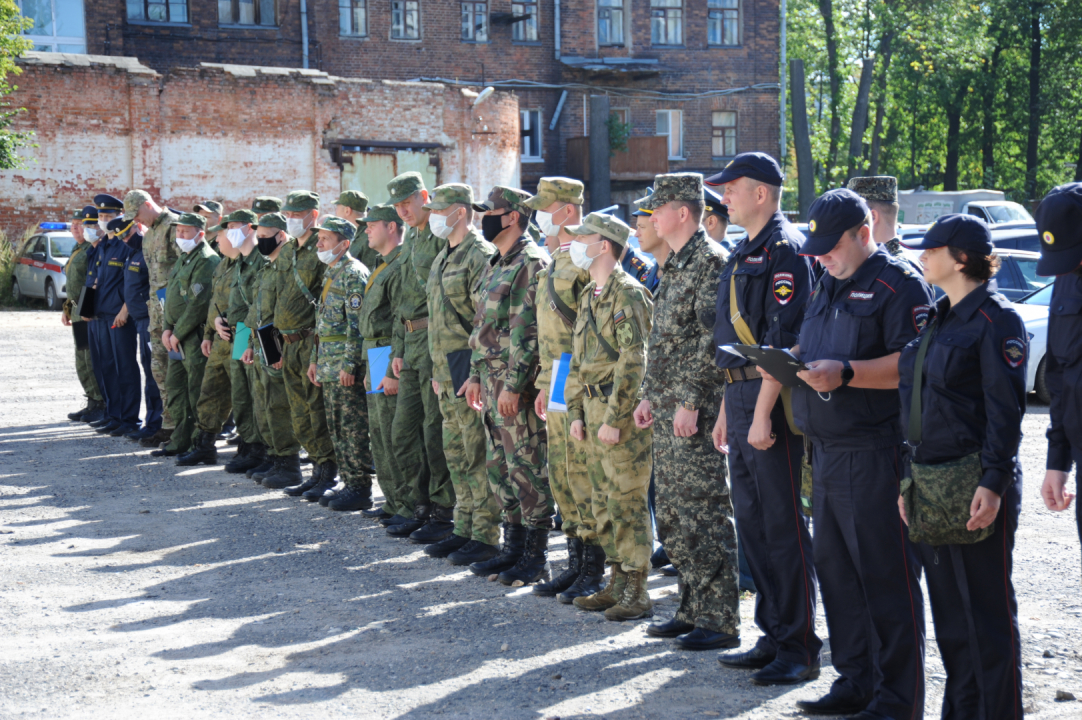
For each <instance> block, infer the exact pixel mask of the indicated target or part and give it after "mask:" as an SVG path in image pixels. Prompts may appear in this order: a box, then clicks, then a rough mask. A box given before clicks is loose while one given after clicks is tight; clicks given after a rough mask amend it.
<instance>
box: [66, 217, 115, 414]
mask: <svg viewBox="0 0 1082 720" xmlns="http://www.w3.org/2000/svg"><path fill="white" fill-rule="evenodd" d="M82 222H83V237H85V238H86V240H87V242H88V243H90V248H89V249H88V250H87V251H86V263H87V264H86V283H85V286H86V287H88V288H93V287H94V285H95V282H96V278H97V270H98V268H97V264H98V261H97V258H98V248H99V247H101V245H102V243H103V242H104V241H105V238H106V235H107V233H106V231H105V230H103V229H102V228H101V227H99V226H98V208H97V206H96V205H87V206H86V207H84V208H83V221H82ZM75 300H76V301H78V298H75ZM83 320H85V321H86V336H87V338H86V339H87V346H88V349H89V350H90V362H91V365H92V366H93V370H94V379H95V380H97V382H98V390H100V391H101V397H102V401H103V402H104V404H105V407H106V408H108V405H109V388H107V387H106V386H105V377H104V376H103V375H102V371H101V364H102V362H103V360H102V358H101V357H100V356H99V350H100V348H101V345H100V344H99V343H98V326H97V324H96V323H95V322H94V321H93V318H89V317H84V318H83ZM111 421H112V418H110V417H109V414H108V412H106V410H105V409H103V410H102V413H101V417H99V418H96V419H94V420H90V421H89V425H90V427H92V428H94V429H95V430H96V429H97V428H99V427H101V426H103V425H108V424H110V422H111Z"/></svg>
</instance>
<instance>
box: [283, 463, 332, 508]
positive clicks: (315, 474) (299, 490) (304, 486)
mask: <svg viewBox="0 0 1082 720" xmlns="http://www.w3.org/2000/svg"><path fill="white" fill-rule="evenodd" d="M322 477H323V475H322V474H321V473H320V472H319V466H318V465H317V466H316V467H314V468H312V475H311V477H309V478H308V479H307V480H305V481H304V482H302V483H301V484H300V485H294V486H293V487H287V488H286V489H285V490H283V491H282V492H284V493H285V494H286V495H288V496H290V497H300V496H301V495H304V494H305V493H306V492H308V491H309V490H311V489H312V488H314V487H315V486H316V485H319V481H320V479H321V478H322ZM306 499H307V498H306ZM316 499H317V500H318V499H319V498H316Z"/></svg>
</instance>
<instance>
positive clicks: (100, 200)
mask: <svg viewBox="0 0 1082 720" xmlns="http://www.w3.org/2000/svg"><path fill="white" fill-rule="evenodd" d="M149 199H150V196H149V195H147V200H149ZM94 207H96V208H97V209H98V210H103V211H105V212H108V213H119V212H123V211H124V202H123V201H122V200H120V198H116V197H113V196H112V195H109V194H107V193H101V194H99V195H95V196H94Z"/></svg>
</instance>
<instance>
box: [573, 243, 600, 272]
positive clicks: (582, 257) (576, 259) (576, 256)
mask: <svg viewBox="0 0 1082 720" xmlns="http://www.w3.org/2000/svg"><path fill="white" fill-rule="evenodd" d="M590 245H597V243H590V244H589V245H587V244H586V243H581V242H579V241H578V240H572V241H571V251H570V252H571V262H573V263H575V266H576V267H580V268H582V269H583V270H589V269H590V266H591V265H592V264H593V262H594V260H595V259H596V258H592V257H590V256H589V255H587V254H586V248H588V247H590Z"/></svg>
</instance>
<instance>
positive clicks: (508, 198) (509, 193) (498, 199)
mask: <svg viewBox="0 0 1082 720" xmlns="http://www.w3.org/2000/svg"><path fill="white" fill-rule="evenodd" d="M531 197H532V196H531V195H530V193H528V192H526V191H525V190H519V189H518V188H509V187H504V186H503V185H496V186H495V187H493V188H492V192H490V193H489V194H488V200H485V201H484V202H483V203H474V204H473V209H474V210H476V211H477V212H488V211H489V210H500V209H501V208H507V209H508V210H515V211H517V212H520V213H522V214H523V215H532V214H533V210H531V209H530V206H529V205H527V204H526V201H527V200H529V199H530V198H531Z"/></svg>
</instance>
